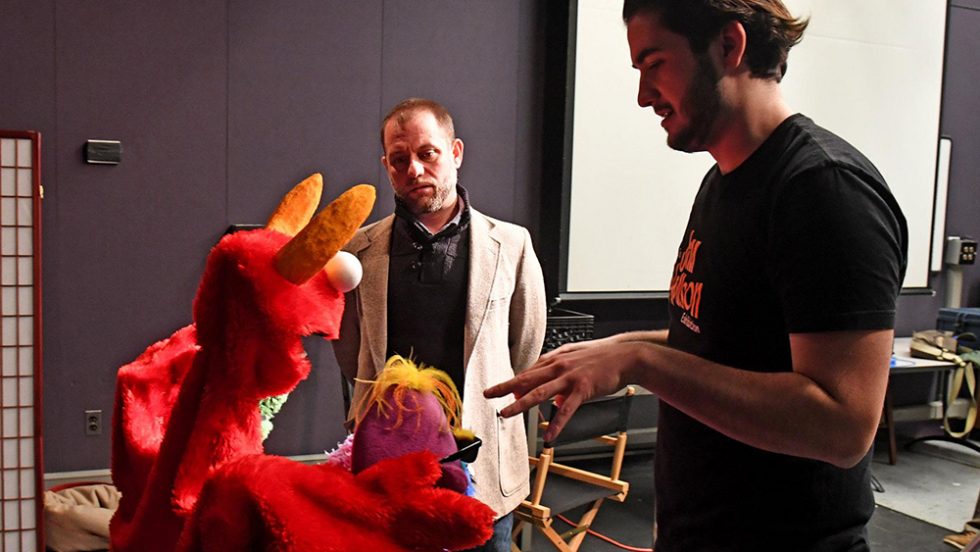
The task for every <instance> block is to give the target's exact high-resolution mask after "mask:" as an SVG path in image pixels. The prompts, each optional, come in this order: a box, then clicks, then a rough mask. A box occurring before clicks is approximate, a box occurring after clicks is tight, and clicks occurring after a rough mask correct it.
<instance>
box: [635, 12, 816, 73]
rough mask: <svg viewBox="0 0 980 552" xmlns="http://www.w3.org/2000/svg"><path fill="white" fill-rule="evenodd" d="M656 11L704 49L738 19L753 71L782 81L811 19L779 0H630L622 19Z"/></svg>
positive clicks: (699, 49)
mask: <svg viewBox="0 0 980 552" xmlns="http://www.w3.org/2000/svg"><path fill="white" fill-rule="evenodd" d="M640 13H653V14H656V15H658V16H659V17H660V22H661V24H662V25H663V26H664V27H666V28H667V29H668V30H670V31H671V32H674V33H677V34H679V35H681V36H684V37H686V38H687V41H688V43H689V44H690V46H691V50H692V51H694V52H695V53H697V54H703V53H704V52H705V51H706V50H707V49H708V43H709V42H711V40H712V39H714V38H715V37H716V36H718V33H719V32H721V29H722V27H724V26H725V25H726V24H728V23H729V22H731V21H738V22H739V23H741V24H742V27H744V28H745V35H746V45H745V60H746V63H747V64H748V66H749V69H750V70H751V72H752V76H753V77H756V78H761V79H770V80H774V81H776V82H779V81H781V80H782V79H783V76H784V75H785V74H786V65H787V64H786V58H787V57H788V56H789V50H790V48H792V47H793V46H795V45H797V44H798V43H799V42H800V40H802V39H803V31H804V30H806V27H807V24H808V23H809V19H806V18H794V17H793V15H792V14H791V13H790V12H789V10H788V9H786V6H785V5H783V3H782V2H781V1H780V0H625V2H624V3H623V21H625V22H626V23H629V21H630V19H632V18H633V17H634V16H636V15H638V14H640Z"/></svg>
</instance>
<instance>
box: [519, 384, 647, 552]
mask: <svg viewBox="0 0 980 552" xmlns="http://www.w3.org/2000/svg"><path fill="white" fill-rule="evenodd" d="M634 393H635V390H634V389H633V388H632V387H627V389H626V393H625V394H624V395H622V396H621V397H617V399H623V400H626V401H629V400H630V398H631V397H632V396H633V394H634ZM569 423H574V418H573V421H570V422H569ZM539 425H540V427H541V428H542V429H545V428H547V427H548V422H541V423H540V424H539ZM624 425H625V423H624ZM591 439H592V440H593V441H596V442H598V443H601V444H603V445H608V446H610V447H612V449H613V452H612V462H611V467H610V470H609V474H608V475H604V474H600V473H594V472H590V471H586V470H582V469H579V468H575V467H572V466H568V465H565V464H561V463H558V462H556V461H555V451H554V447H552V446H548V444H547V443H546V444H545V447H544V448H543V449H542V450H541V453H540V454H539V455H538V456H537V457H535V456H531V457H530V458H529V459H528V460H529V462H530V464H531V467H532V468H535V470H534V472H533V474H532V481H531V494H530V495H529V496H528V498H527V499H526V500H524V501H523V502H522V503H521V505H520V506H518V507H517V509H516V510H515V511H514V529H513V534H512V537H513V541H512V543H511V550H512V551H514V552H520V548H519V547H518V546H517V544H516V540H517V539H518V538H519V535H520V533H521V531H522V530H523V529H524V527H525V525H527V526H531V527H535V528H537V529H538V530H539V531H540V532H541V534H542V535H544V537H545V538H546V539H548V541H549V542H550V543H551V544H552V545H553V546H554V547H555V549H557V550H559V551H561V552H576V551H577V550H578V549H579V547H580V546H581V545H582V541H583V540H585V536H586V534H587V533H588V530H589V528H590V527H591V525H592V522H593V521H594V520H595V517H596V515H597V514H598V513H599V507H600V506H602V504H603V502H605V501H606V500H607V499H611V500H615V501H617V502H623V501H624V500H626V495H627V494H628V493H629V483H628V482H626V481H623V480H621V479H620V478H619V476H620V471H621V469H622V466H623V457H624V456H625V454H626V441H627V432H626V431H625V427H624V429H623V430H621V431H619V432H616V433H613V434H608V435H600V436H596V437H592V438H591ZM550 478H567V479H571V480H575V481H579V482H582V483H587V484H590V485H594V486H597V487H600V488H603V489H605V490H606V491H607V494H606V495H605V496H603V497H601V498H599V499H597V500H595V501H593V502H592V503H591V505H589V506H588V509H587V510H586V511H585V513H584V514H583V515H582V517H581V518H580V519H579V520H578V522H572V524H573V527H572V528H571V529H570V530H568V531H565V532H563V533H559V532H558V531H557V530H556V529H555V528H554V525H553V524H554V520H555V518H556V517H557V516H558V515H559V514H561V513H562V512H553V511H552V509H551V508H550V507H549V506H548V505H547V504H543V503H542V498H543V497H544V493H545V488H546V485H547V484H548V480H549V479H550ZM576 507H577V506H576Z"/></svg>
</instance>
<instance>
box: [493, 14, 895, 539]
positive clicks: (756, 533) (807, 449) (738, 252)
mask: <svg viewBox="0 0 980 552" xmlns="http://www.w3.org/2000/svg"><path fill="white" fill-rule="evenodd" d="M623 19H624V21H625V22H626V24H627V37H628V40H629V45H630V55H631V58H632V63H633V66H634V67H636V68H637V69H638V70H639V72H640V86H639V95H638V101H639V103H640V105H641V106H642V107H648V106H649V107H651V108H652V109H653V111H654V112H655V113H656V115H658V116H660V117H661V118H662V121H661V126H662V127H663V128H664V129H665V130H666V132H667V143H668V145H670V146H671V147H672V148H674V149H678V150H682V151H688V152H693V151H708V152H709V153H710V154H711V155H712V156H713V157H714V159H715V161H716V162H717V164H716V165H715V167H713V168H712V169H711V170H710V171H709V172H708V174H707V175H706V176H705V178H704V180H703V182H702V184H701V188H700V190H699V192H698V195H697V198H696V199H695V203H694V206H693V208H692V211H691V216H690V219H689V222H688V226H687V229H686V231H685V234H684V236H683V239H682V240H681V242H680V247H679V250H678V257H677V262H676V264H675V270H674V274H673V278H672V281H671V292H670V297H669V303H670V314H671V322H670V327H669V329H668V330H667V331H657V332H634V333H628V334H621V335H617V336H612V337H609V338H605V339H600V340H596V341H592V342H588V343H582V344H573V345H569V346H565V347H562V348H559V349H558V350H556V351H554V352H552V353H550V354H548V355H545V356H543V357H542V358H541V360H539V361H538V363H537V364H536V365H535V366H533V367H532V368H531V369H529V370H528V371H526V372H524V373H523V374H521V375H520V376H519V377H517V378H515V379H513V380H511V381H510V382H507V383H505V384H502V385H499V386H496V387H494V388H491V389H489V390H488V391H487V395H488V396H490V397H498V396H503V395H505V394H508V393H512V392H513V393H516V394H517V396H518V397H519V399H518V400H517V401H516V402H515V403H514V404H513V405H511V406H509V407H508V408H505V409H504V410H503V411H502V412H501V414H502V415H504V416H510V415H514V414H516V413H518V412H519V411H521V410H524V409H526V408H529V407H530V406H531V405H533V404H534V403H536V402H539V401H541V400H543V399H546V398H548V397H552V396H558V397H559V400H560V402H561V403H562V406H561V407H560V408H559V411H558V413H557V414H556V415H555V417H554V418H553V420H552V423H551V427H550V428H549V430H548V434H547V435H546V436H545V437H546V438H551V437H553V436H554V435H555V434H557V433H558V432H559V431H560V430H561V428H562V427H563V425H564V424H565V422H566V421H567V420H568V418H569V417H570V416H571V415H572V413H573V412H574V411H575V409H576V408H577V406H578V405H579V404H581V402H582V401H583V400H587V399H589V398H591V397H594V396H597V395H602V394H607V393H610V392H613V391H615V390H616V389H618V388H620V387H622V386H623V385H626V384H631V383H632V384H639V385H642V386H644V387H646V388H647V389H649V390H650V391H652V392H653V393H654V394H656V395H658V396H659V397H660V399H661V402H660V404H661V413H660V418H659V422H658V449H657V455H656V485H655V486H656V491H657V522H658V527H659V535H658V540H657V543H656V545H657V551H658V552H676V551H683V552H698V551H711V552H717V551H727V550H732V551H760V550H761V551H764V550H793V551H797V552H801V551H806V552H811V551H812V552H816V551H827V552H831V551H864V550H868V549H869V546H868V542H867V537H866V531H865V525H866V523H867V521H868V520H869V518H870V516H871V513H872V511H873V508H874V501H873V497H872V496H871V489H870V485H869V478H870V474H869V472H868V464H869V461H870V452H869V451H870V449H871V444H872V441H873V438H874V435H875V430H876V428H877V425H878V421H879V418H880V414H881V407H882V402H883V399H884V394H885V388H886V385H887V378H888V364H889V357H890V354H891V344H892V338H893V327H894V318H895V303H896V298H897V295H898V292H899V290H900V287H901V283H902V279H903V277H904V272H905V258H906V250H907V230H906V224H905V219H904V217H903V216H902V213H901V211H900V210H899V208H898V205H897V203H896V202H895V199H894V198H893V196H892V194H891V193H890V192H889V190H888V187H887V186H886V185H885V183H884V180H883V179H882V177H881V175H880V174H879V173H878V171H877V170H876V169H875V168H874V166H873V165H872V164H871V162H870V161H868V160H867V159H866V158H865V157H864V156H863V155H861V154H860V153H859V152H858V151H857V150H855V149H854V148H853V147H852V146H850V145H849V144H847V143H846V142H845V141H844V140H842V139H841V138H839V137H837V136H835V135H833V134H832V133H830V132H828V131H826V130H824V129H822V128H820V127H819V126H817V125H815V124H814V123H813V122H812V121H810V120H809V119H807V118H806V117H804V116H802V115H799V114H796V115H794V114H793V112H792V111H791V109H790V108H789V107H788V106H787V105H786V104H785V103H784V102H783V100H782V97H781V93H780V88H779V81H780V80H781V78H782V76H783V74H784V73H785V71H786V58H787V53H788V51H789V49H790V47H792V46H793V45H795V44H796V43H797V42H798V41H799V40H800V39H801V37H802V33H803V31H804V29H805V27H806V21H802V20H798V19H794V18H793V17H792V16H791V15H790V14H789V12H788V11H787V10H786V8H785V7H784V6H783V5H782V4H781V3H780V2H779V1H778V0H726V1H724V2H723V1H721V0H646V1H643V0H627V1H626V4H625V6H624V10H623Z"/></svg>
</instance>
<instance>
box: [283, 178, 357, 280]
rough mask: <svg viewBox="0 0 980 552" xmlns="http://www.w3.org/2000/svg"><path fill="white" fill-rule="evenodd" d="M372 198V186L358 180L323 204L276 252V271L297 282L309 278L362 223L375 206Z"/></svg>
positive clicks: (321, 267) (338, 249)
mask: <svg viewBox="0 0 980 552" xmlns="http://www.w3.org/2000/svg"><path fill="white" fill-rule="evenodd" d="M374 199H375V191H374V186H371V185H370V184H358V185H357V186H354V187H353V188H351V189H349V190H347V191H346V192H344V193H343V194H341V195H340V197H338V198H337V199H335V200H333V202H332V203H330V205H327V206H326V207H324V208H323V210H322V211H320V214H319V215H317V216H316V218H314V219H313V221H312V222H310V224H309V225H307V226H306V228H304V229H303V230H302V231H301V232H300V233H299V234H297V235H296V237H294V238H293V239H291V240H289V243H287V244H286V245H284V246H282V249H280V250H279V252H278V253H276V259H275V264H276V270H277V271H279V274H281V275H282V277H283V278H285V279H287V280H289V281H290V282H292V283H294V284H296V285H299V284H302V283H303V282H306V281H307V280H309V279H310V278H312V277H313V276H314V275H315V274H316V273H317V272H319V271H320V270H322V269H323V267H324V265H326V264H327V261H329V260H330V258H331V257H333V256H334V255H336V254H337V251H340V248H341V247H343V246H344V244H346V243H347V242H348V241H350V239H351V237H352V236H353V235H354V232H356V231H357V229H358V228H360V227H361V225H362V224H364V221H365V220H366V219H367V217H368V215H369V214H371V209H372V208H373V207H374Z"/></svg>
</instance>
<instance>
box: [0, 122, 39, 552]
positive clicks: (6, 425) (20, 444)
mask: <svg viewBox="0 0 980 552" xmlns="http://www.w3.org/2000/svg"><path fill="white" fill-rule="evenodd" d="M25 136H26V137H25ZM38 147H39V146H38V143H37V138H36V136H33V137H32V136H31V135H30V134H29V133H4V132H0V362H2V367H0V401H2V402H0V454H2V458H0V523H2V525H0V527H2V531H0V533H2V538H0V551H2V552H15V551H17V552H21V551H23V552H28V551H31V552H33V551H35V550H38V549H39V544H40V542H39V540H40V539H39V538H38V536H39V520H38V516H39V511H40V510H39V500H40V497H39V493H40V481H41V478H40V472H41V462H40V454H39V451H40V447H39V442H40V438H41V437H40V430H39V424H38V420H39V408H40V404H38V403H39V402H40V401H39V400H38V397H39V396H40V391H39V390H40V370H39V369H38V364H37V361H38V360H39V355H38V354H37V347H38V346H39V342H38V341H39V340H38V333H37V328H38V324H37V321H38V320H37V318H38V317H37V313H35V308H36V305H37V304H39V303H38V297H37V287H36V283H35V267H36V264H35V260H36V259H35V241H36V240H35V237H36V235H37V234H36V228H35V224H36V222H37V220H36V213H37V211H36V205H37V201H38V194H37V187H38V179H37V175H36V171H37V170H38V167H37V166H36V164H37V159H38V158H39V156H38Z"/></svg>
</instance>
